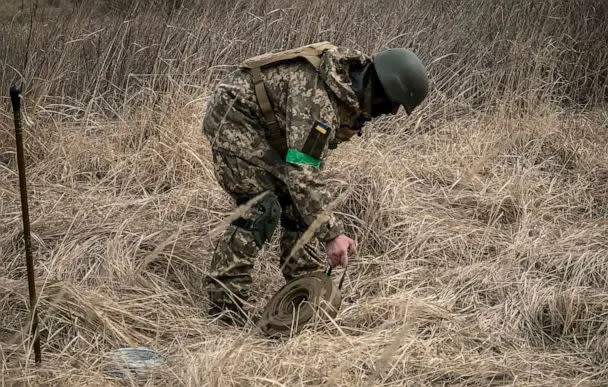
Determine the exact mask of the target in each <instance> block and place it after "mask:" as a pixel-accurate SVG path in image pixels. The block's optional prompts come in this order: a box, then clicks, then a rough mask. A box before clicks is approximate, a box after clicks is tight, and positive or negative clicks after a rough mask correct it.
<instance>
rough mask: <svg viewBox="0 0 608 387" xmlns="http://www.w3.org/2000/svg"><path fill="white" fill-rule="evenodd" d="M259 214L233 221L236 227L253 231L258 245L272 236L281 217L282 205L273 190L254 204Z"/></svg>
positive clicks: (261, 244)
mask: <svg viewBox="0 0 608 387" xmlns="http://www.w3.org/2000/svg"><path fill="white" fill-rule="evenodd" d="M253 207H255V209H256V210H257V214H256V215H253V216H252V217H250V218H249V219H246V218H243V217H240V218H238V219H236V220H235V221H233V222H232V224H233V225H234V226H236V227H239V228H242V229H244V230H246V231H249V232H251V233H252V235H253V238H254V239H255V242H256V243H257V245H258V247H260V248H261V247H262V246H263V245H264V243H265V242H266V241H267V240H268V239H270V237H272V234H273V233H274V230H275V229H276V228H277V224H278V223H279V219H280V218H281V205H280V204H279V200H278V198H277V196H276V195H275V194H274V193H272V192H267V193H266V194H264V196H262V197H261V198H260V199H259V201H258V202H257V203H256V204H254V205H253Z"/></svg>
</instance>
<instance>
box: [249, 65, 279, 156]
mask: <svg viewBox="0 0 608 387" xmlns="http://www.w3.org/2000/svg"><path fill="white" fill-rule="evenodd" d="M251 77H252V79H253V85H254V88H255V94H256V97H257V99H258V103H259V104H260V109H261V110H262V113H263V114H264V119H265V121H266V126H267V127H268V131H267V137H268V141H269V142H270V145H271V146H272V147H273V148H274V149H275V150H276V151H277V152H279V154H280V155H281V157H284V156H285V155H286V154H287V138H286V136H285V135H284V133H282V132H281V128H280V127H279V123H278V122H277V119H276V117H275V115H274V112H273V111H272V106H271V105H270V99H268V94H267V93H266V86H265V85H264V80H263V79H262V71H261V70H260V68H259V67H253V68H252V69H251Z"/></svg>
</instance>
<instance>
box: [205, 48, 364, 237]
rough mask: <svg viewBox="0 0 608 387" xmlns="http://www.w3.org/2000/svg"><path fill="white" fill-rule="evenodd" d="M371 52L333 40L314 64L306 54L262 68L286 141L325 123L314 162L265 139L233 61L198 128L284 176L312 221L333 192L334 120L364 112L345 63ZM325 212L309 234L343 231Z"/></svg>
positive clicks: (217, 144)
mask: <svg viewBox="0 0 608 387" xmlns="http://www.w3.org/2000/svg"><path fill="white" fill-rule="evenodd" d="M369 60H370V58H369V57H368V56H366V55H364V54H363V53H361V52H359V51H357V50H353V49H349V48H344V47H337V48H333V49H330V50H328V51H326V52H325V53H324V54H323V57H322V61H321V64H320V66H319V68H318V70H317V69H315V68H314V67H313V66H312V65H310V64H309V63H308V62H306V61H305V60H297V61H291V62H287V63H282V64H277V65H275V66H273V67H268V68H264V69H263V70H262V74H263V79H264V82H265V84H266V90H267V93H268V98H269V100H270V102H271V105H272V107H273V110H274V114H275V117H276V119H277V121H278V123H279V125H280V127H281V129H282V130H283V132H284V133H286V136H287V146H288V148H292V149H296V150H301V149H302V147H303V146H304V143H305V141H306V138H307V137H308V135H309V133H310V131H311V128H312V127H313V123H314V122H315V121H320V122H322V123H324V124H325V125H327V126H328V127H329V128H331V130H330V131H329V140H328V141H327V143H326V144H325V147H324V149H323V151H322V155H321V157H320V159H321V165H320V167H319V168H316V167H313V166H310V165H300V164H292V163H288V162H286V161H285V160H284V158H281V156H280V155H279V154H278V153H276V152H275V151H274V150H273V148H272V147H271V146H270V144H269V143H268V141H267V140H266V137H265V130H266V129H265V126H264V119H263V117H264V116H263V113H262V111H261V109H260V107H259V104H258V101H257V98H256V95H255V91H254V87H253V82H252V80H251V75H250V74H249V73H248V72H247V71H246V70H241V69H238V70H236V71H234V72H232V73H230V74H229V75H228V76H227V77H226V78H224V79H223V80H222V81H221V82H220V83H219V85H218V86H217V89H216V91H215V94H214V96H213V99H212V100H211V101H210V103H209V105H208V107H207V111H206V115H205V119H204V122H203V131H204V133H205V135H206V136H207V138H208V139H209V141H210V143H211V146H212V149H213V150H214V151H219V152H228V153H231V154H233V155H234V156H237V157H239V158H241V159H243V160H246V161H247V162H249V163H251V164H253V165H256V166H258V167H261V168H263V169H264V170H266V171H268V172H269V173H271V174H273V175H274V176H275V177H277V178H278V179H280V180H281V181H282V182H284V183H285V184H286V185H287V187H288V189H289V191H290V194H291V196H292V199H293V201H294V203H295V205H296V207H297V208H298V210H299V212H300V215H301V216H302V218H303V220H304V222H305V223H306V224H307V225H309V226H310V225H311V224H312V222H313V221H314V220H315V219H317V216H319V215H320V214H322V213H326V209H327V205H328V204H329V203H330V202H331V200H332V199H333V198H332V195H331V193H330V190H329V187H328V185H327V183H326V182H325V180H324V178H323V176H322V170H323V167H324V165H323V164H324V163H323V159H324V158H325V157H326V156H327V153H328V151H329V150H328V144H329V143H332V142H333V143H336V142H337V140H336V139H335V137H334V136H335V133H336V130H337V129H338V127H339V126H341V125H345V126H349V127H350V126H351V125H352V124H353V122H354V120H355V119H356V117H358V116H359V115H360V114H362V112H361V109H360V107H359V102H358V100H357V97H356V95H355V93H354V91H353V90H352V88H351V87H350V77H349V75H348V67H349V66H348V65H349V63H352V62H355V63H361V64H362V63H365V62H367V61H369ZM252 194H253V193H252ZM326 215H328V216H329V218H328V220H326V221H324V222H322V224H321V225H320V227H319V228H317V230H316V232H315V234H314V236H316V237H317V238H318V239H319V240H321V241H324V242H326V241H328V240H331V239H333V238H335V237H336V236H338V235H340V234H342V233H344V228H343V225H342V224H341V223H340V222H338V221H337V220H336V219H335V217H334V216H333V215H332V214H331V213H326Z"/></svg>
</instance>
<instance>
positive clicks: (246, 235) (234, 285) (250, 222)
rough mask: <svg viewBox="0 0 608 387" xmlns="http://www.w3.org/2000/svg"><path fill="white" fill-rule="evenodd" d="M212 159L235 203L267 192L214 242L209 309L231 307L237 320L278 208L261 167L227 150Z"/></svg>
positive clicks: (220, 310)
mask: <svg viewBox="0 0 608 387" xmlns="http://www.w3.org/2000/svg"><path fill="white" fill-rule="evenodd" d="M214 161H215V172H216V177H217V179H218V182H219V183H220V185H221V186H222V187H223V188H224V189H225V190H226V192H228V193H229V194H230V195H231V196H232V197H233V198H234V199H235V200H236V202H237V205H239V206H241V205H244V204H246V203H247V201H249V200H250V199H253V198H255V197H256V196H258V195H259V194H260V193H263V192H266V193H265V194H264V195H263V196H261V197H260V198H259V200H258V201H257V202H256V203H255V204H254V205H252V206H251V207H250V208H248V209H247V210H246V211H245V212H244V213H243V214H241V216H240V217H239V218H238V219H236V220H235V221H233V222H232V223H231V224H230V225H229V226H228V228H227V229H226V231H225V232H224V234H223V235H222V237H221V238H220V240H219V241H218V242H217V245H216V247H215V250H214V253H213V258H212V261H211V265H210V268H209V274H208V277H207V286H208V294H209V301H210V310H209V313H210V314H211V315H219V314H221V313H223V312H224V311H229V312H230V311H231V312H234V313H232V314H233V315H235V319H234V320H236V321H238V316H242V315H243V313H242V312H243V304H244V303H245V302H247V301H248V299H249V290H250V287H251V282H252V278H251V270H252V268H253V263H254V259H255V258H256V256H257V254H258V252H259V250H260V249H261V247H262V246H263V245H264V243H265V242H266V241H267V240H268V239H269V238H270V237H271V236H272V234H273V232H274V230H275V228H276V225H277V223H278V220H279V218H280V212H281V208H280V205H279V202H278V200H277V198H276V196H275V195H274V193H272V189H273V188H274V186H273V183H274V182H273V180H272V178H271V176H268V175H267V174H266V173H265V172H264V171H262V170H260V169H259V168H257V167H255V166H252V165H250V164H248V163H246V162H245V161H243V160H241V159H239V158H237V157H234V156H231V155H227V154H222V153H217V152H214ZM239 322H242V321H239Z"/></svg>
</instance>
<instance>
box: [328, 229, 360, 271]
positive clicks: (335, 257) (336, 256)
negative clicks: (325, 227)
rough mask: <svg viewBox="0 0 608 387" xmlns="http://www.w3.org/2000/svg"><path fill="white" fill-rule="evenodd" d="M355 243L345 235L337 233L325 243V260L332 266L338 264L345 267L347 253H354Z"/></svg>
mask: <svg viewBox="0 0 608 387" xmlns="http://www.w3.org/2000/svg"><path fill="white" fill-rule="evenodd" d="M356 248H357V246H356V243H355V241H354V240H352V239H350V238H349V237H347V236H346V235H338V236H337V237H336V238H334V239H332V240H331V241H329V242H328V243H327V261H328V263H329V266H331V267H332V268H334V267H336V266H338V265H340V266H342V267H346V265H347V264H348V254H354V252H355V251H356Z"/></svg>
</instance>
